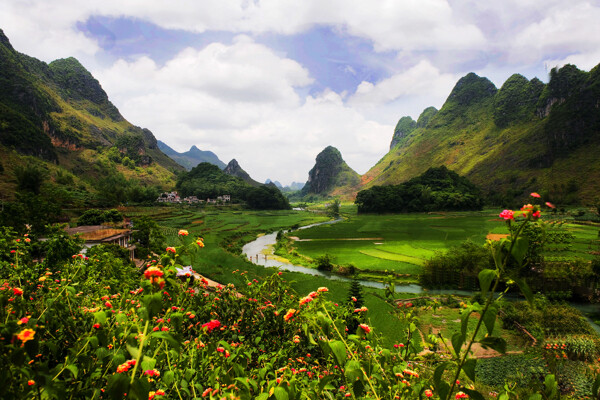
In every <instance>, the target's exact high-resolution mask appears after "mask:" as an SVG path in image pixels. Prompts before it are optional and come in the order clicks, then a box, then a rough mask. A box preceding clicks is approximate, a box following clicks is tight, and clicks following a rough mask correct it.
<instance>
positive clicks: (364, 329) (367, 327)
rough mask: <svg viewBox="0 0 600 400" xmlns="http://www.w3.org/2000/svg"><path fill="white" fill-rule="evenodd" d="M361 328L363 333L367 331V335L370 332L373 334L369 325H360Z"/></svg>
mask: <svg viewBox="0 0 600 400" xmlns="http://www.w3.org/2000/svg"><path fill="white" fill-rule="evenodd" d="M359 327H360V328H361V329H362V330H363V331H365V333H369V332H371V327H370V326H369V325H367V324H360V325H359Z"/></svg>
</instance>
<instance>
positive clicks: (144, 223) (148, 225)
mask: <svg viewBox="0 0 600 400" xmlns="http://www.w3.org/2000/svg"><path fill="white" fill-rule="evenodd" d="M133 229H134V231H133V234H132V235H131V236H132V237H133V240H135V241H136V243H137V257H138V258H143V257H146V256H147V255H149V254H150V253H151V252H154V253H160V252H162V251H163V250H164V248H163V247H164V243H165V240H166V238H165V235H163V233H162V231H161V230H160V227H159V226H158V224H157V223H156V221H154V220H153V219H151V218H149V217H147V216H142V217H139V218H136V219H134V220H133Z"/></svg>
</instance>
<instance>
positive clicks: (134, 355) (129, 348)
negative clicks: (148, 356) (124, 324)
mask: <svg viewBox="0 0 600 400" xmlns="http://www.w3.org/2000/svg"><path fill="white" fill-rule="evenodd" d="M126 346H127V351H128V352H129V354H131V357H132V358H135V359H137V358H138V354H139V350H138V348H137V347H133V346H131V345H130V344H127V345H126Z"/></svg>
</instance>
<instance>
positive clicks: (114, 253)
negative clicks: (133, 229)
mask: <svg viewBox="0 0 600 400" xmlns="http://www.w3.org/2000/svg"><path fill="white" fill-rule="evenodd" d="M107 253H108V255H107ZM86 256H88V257H89V258H91V259H97V260H100V259H106V258H111V259H119V260H120V261H121V263H122V264H123V265H131V266H133V267H135V265H134V264H133V261H131V260H130V259H129V250H128V249H126V248H123V247H121V246H119V245H118V244H114V243H102V244H99V245H96V246H92V247H91V248H90V249H89V250H88V251H87V252H86ZM117 269H118V268H117ZM115 278H118V277H115Z"/></svg>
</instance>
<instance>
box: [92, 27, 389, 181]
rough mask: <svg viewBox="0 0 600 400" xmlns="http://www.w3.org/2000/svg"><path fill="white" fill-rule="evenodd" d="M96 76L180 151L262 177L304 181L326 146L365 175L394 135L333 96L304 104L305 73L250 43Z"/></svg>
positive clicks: (131, 114) (127, 111) (124, 108)
mask: <svg viewBox="0 0 600 400" xmlns="http://www.w3.org/2000/svg"><path fill="white" fill-rule="evenodd" d="M93 73H94V75H95V76H96V77H97V78H98V79H99V81H100V82H101V84H102V86H103V87H104V89H105V90H106V91H107V92H108V93H109V94H110V98H111V100H112V101H113V102H114V103H115V104H116V105H117V107H119V109H120V110H121V112H122V113H123V115H124V116H125V117H126V118H127V119H129V120H130V121H132V122H134V123H136V124H138V125H142V126H146V127H150V128H151V130H152V131H153V132H154V134H155V135H156V136H157V137H158V138H159V139H161V140H163V141H165V142H166V143H167V144H169V145H170V146H171V147H173V148H175V149H177V150H179V151H184V150H187V149H188V148H189V147H190V146H191V145H197V146H198V147H199V148H201V149H206V150H211V151H214V152H215V153H216V154H217V155H218V156H219V157H220V158H222V159H223V161H225V162H227V161H229V160H230V159H231V158H236V159H237V160H238V161H239V162H240V164H241V165H242V168H244V169H246V171H247V172H248V173H250V174H251V176H253V177H254V178H255V179H257V180H260V181H264V180H265V179H267V178H271V179H279V180H280V181H284V182H291V181H293V180H296V181H305V180H306V178H307V173H308V170H309V169H310V168H311V167H312V164H313V163H314V159H315V157H316V155H317V154H318V153H319V152H320V151H321V150H322V149H323V148H324V147H326V146H327V145H333V146H336V147H338V148H339V149H340V151H341V152H342V155H343V156H344V157H345V159H346V160H347V162H348V163H349V164H350V165H351V166H352V167H354V168H356V169H357V170H360V172H363V173H364V172H366V170H367V169H368V168H369V167H371V166H372V165H374V163H375V162H376V161H377V160H378V159H379V158H380V157H381V156H382V155H383V154H384V153H385V151H386V148H387V145H388V142H389V140H390V137H391V132H392V129H393V127H392V126H388V125H387V124H381V123H377V122H373V121H369V120H368V119H367V118H365V117H364V116H363V115H362V114H361V113H360V112H359V111H358V110H357V109H355V108H352V107H351V106H348V105H346V104H345V103H344V101H343V98H342V96H341V95H339V94H337V93H335V92H333V91H330V90H326V91H324V92H323V93H320V94H319V95H314V96H308V97H306V98H305V99H302V98H300V97H299V96H298V95H297V94H296V91H295V89H297V88H302V87H304V86H306V85H308V84H310V83H311V82H312V79H311V77H310V76H309V74H308V71H307V70H306V69H305V68H303V67H302V66H301V65H300V64H298V63H297V62H295V61H293V60H290V59H287V58H285V57H283V56H280V55H277V54H275V53H274V52H273V51H271V50H270V49H269V48H267V47H265V46H263V45H260V44H257V43H255V42H254V41H252V40H251V39H249V38H248V37H239V38H237V39H236V40H234V42H233V43H232V44H231V45H225V44H222V43H212V44H210V45H209V46H207V47H205V48H204V49H202V50H194V49H185V50H183V51H182V52H180V53H179V54H177V55H176V56H175V57H174V58H173V59H172V60H169V61H168V62H166V63H165V65H164V66H162V67H161V66H158V65H157V64H156V63H155V62H154V61H152V60H151V59H149V58H147V57H141V58H139V59H137V60H135V61H132V62H127V61H124V60H119V61H117V62H116V63H114V64H113V65H112V66H111V67H110V68H107V69H105V70H98V71H93Z"/></svg>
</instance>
